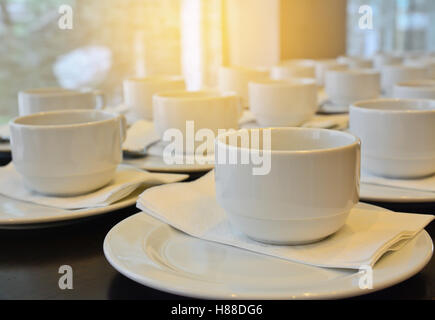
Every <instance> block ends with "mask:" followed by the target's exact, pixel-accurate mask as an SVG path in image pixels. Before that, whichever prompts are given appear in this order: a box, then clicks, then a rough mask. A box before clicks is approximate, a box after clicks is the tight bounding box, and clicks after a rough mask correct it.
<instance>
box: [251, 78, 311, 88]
mask: <svg viewBox="0 0 435 320" xmlns="http://www.w3.org/2000/svg"><path fill="white" fill-rule="evenodd" d="M249 85H256V86H262V87H286V88H287V87H305V86H308V85H315V86H317V81H316V79H315V78H288V79H264V80H252V81H249Z"/></svg>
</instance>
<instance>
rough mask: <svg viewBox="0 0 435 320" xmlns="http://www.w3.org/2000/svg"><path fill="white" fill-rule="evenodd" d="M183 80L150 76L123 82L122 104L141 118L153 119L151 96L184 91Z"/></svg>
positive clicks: (172, 77)
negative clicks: (165, 92) (158, 93)
mask: <svg viewBox="0 0 435 320" xmlns="http://www.w3.org/2000/svg"><path fill="white" fill-rule="evenodd" d="M185 88H186V85H185V82H184V79H183V78H182V77H179V76H150V77H146V78H130V79H126V80H124V102H125V105H126V106H127V107H129V108H131V110H132V111H133V113H134V114H135V115H136V116H137V117H139V118H141V119H147V120H152V119H153V95H154V94H156V93H157V92H160V91H170V90H184V89H185Z"/></svg>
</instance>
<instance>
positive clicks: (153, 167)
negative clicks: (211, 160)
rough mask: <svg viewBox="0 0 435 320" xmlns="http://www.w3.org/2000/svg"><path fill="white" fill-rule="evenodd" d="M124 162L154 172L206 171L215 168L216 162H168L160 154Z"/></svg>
mask: <svg viewBox="0 0 435 320" xmlns="http://www.w3.org/2000/svg"><path fill="white" fill-rule="evenodd" d="M123 163H124V164H128V165H131V166H134V167H136V168H139V169H144V170H147V171H154V172H167V173H171V172H173V173H184V172H205V171H210V170H212V169H213V168H214V164H200V163H197V162H195V163H194V164H186V163H185V164H171V165H170V164H167V163H165V161H163V157H160V156H146V157H143V158H137V159H124V161H123Z"/></svg>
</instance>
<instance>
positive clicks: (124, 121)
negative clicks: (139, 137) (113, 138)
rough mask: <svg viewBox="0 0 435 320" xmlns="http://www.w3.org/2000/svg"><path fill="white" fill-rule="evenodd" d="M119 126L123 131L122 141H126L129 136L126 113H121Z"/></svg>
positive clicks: (121, 131)
mask: <svg viewBox="0 0 435 320" xmlns="http://www.w3.org/2000/svg"><path fill="white" fill-rule="evenodd" d="M118 118H119V128H120V133H121V141H122V143H124V141H125V139H126V138H127V119H126V118H125V116H124V115H122V114H121V115H119V116H118Z"/></svg>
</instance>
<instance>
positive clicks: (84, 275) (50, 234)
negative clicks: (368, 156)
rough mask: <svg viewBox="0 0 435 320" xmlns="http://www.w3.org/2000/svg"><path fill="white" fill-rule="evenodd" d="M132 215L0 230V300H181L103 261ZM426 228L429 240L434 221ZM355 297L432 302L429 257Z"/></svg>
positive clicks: (417, 208) (423, 208) (432, 209)
mask: <svg viewBox="0 0 435 320" xmlns="http://www.w3.org/2000/svg"><path fill="white" fill-rule="evenodd" d="M9 160H10V159H9V158H8V155H4V154H3V155H0V164H3V165H4V164H6V163H7V162H8V161H9ZM197 177H198V175H193V176H192V177H191V178H192V179H195V178H197ZM374 204H375V205H379V206H383V207H386V208H388V209H392V210H395V211H402V212H416V213H431V214H433V213H435V203H432V204H420V205H399V204H381V203H374ZM137 212H138V210H137V209H136V208H135V207H130V208H126V209H123V210H120V211H117V212H112V213H110V214H106V215H103V216H100V217H97V218H93V219H89V220H84V221H80V222H77V223H74V224H71V225H66V226H62V227H56V228H51V229H41V230H28V231H0V299H133V300H135V299H147V300H155V299H183V298H182V297H178V296H174V295H171V294H167V293H164V292H161V291H156V290H154V289H151V288H147V287H144V286H142V285H139V284H137V283H135V282H133V281H131V280H129V279H127V278H125V277H124V276H122V275H121V274H119V273H118V272H117V271H116V270H115V269H113V268H112V267H111V266H110V265H109V263H108V262H107V261H106V259H105V257H104V254H103V249H102V246H103V240H104V237H105V236H106V234H107V232H108V231H109V230H110V229H111V228H112V227H113V226H114V225H116V224H117V223H118V222H120V221H121V220H123V219H125V218H126V217H128V216H130V215H132V214H135V213H137ZM426 230H427V231H428V232H429V234H430V235H431V237H432V238H434V237H435V224H434V223H432V224H431V225H430V226H429V227H428V228H427V229H426ZM62 265H70V266H71V267H72V268H73V271H74V289H73V290H60V289H59V287H58V280H59V277H60V276H61V275H60V274H59V273H58V270H59V267H60V266H62ZM356 299H431V300H433V299H435V259H434V258H432V260H431V261H430V263H429V264H428V265H427V266H426V267H425V268H424V270H422V271H421V272H420V273H419V274H417V275H416V276H414V277H412V278H411V279H409V280H407V281H405V282H403V283H400V284H398V285H396V286H394V287H391V288H388V289H385V290H382V291H380V292H376V293H373V294H370V295H366V296H362V297H358V298H356Z"/></svg>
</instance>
